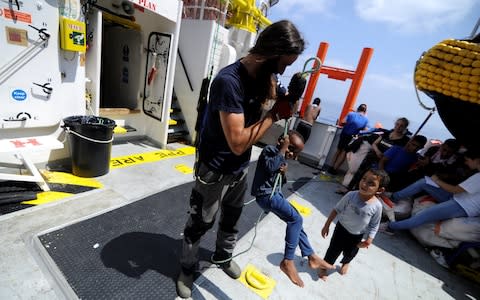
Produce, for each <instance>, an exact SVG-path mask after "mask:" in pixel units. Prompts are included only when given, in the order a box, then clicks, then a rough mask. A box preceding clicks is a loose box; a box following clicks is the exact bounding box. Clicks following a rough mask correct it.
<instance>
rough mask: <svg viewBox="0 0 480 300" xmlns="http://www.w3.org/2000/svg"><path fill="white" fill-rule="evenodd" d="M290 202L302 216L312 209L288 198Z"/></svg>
mask: <svg viewBox="0 0 480 300" xmlns="http://www.w3.org/2000/svg"><path fill="white" fill-rule="evenodd" d="M290 204H291V205H292V206H293V207H295V208H296V209H297V210H298V212H299V213H300V214H301V215H302V216H304V217H307V216H309V215H311V214H312V209H311V208H310V207H306V206H303V205H301V204H300V203H298V202H297V201H295V200H290Z"/></svg>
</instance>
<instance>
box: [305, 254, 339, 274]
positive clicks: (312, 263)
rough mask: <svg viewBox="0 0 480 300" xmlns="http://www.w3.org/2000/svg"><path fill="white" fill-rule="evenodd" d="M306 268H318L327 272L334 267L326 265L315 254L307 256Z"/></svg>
mask: <svg viewBox="0 0 480 300" xmlns="http://www.w3.org/2000/svg"><path fill="white" fill-rule="evenodd" d="M308 266H309V267H310V268H312V269H318V268H322V269H327V270H329V269H335V266H333V265H331V264H329V263H327V262H326V261H324V260H323V259H321V258H320V256H318V255H316V254H315V253H314V254H312V255H310V256H308Z"/></svg>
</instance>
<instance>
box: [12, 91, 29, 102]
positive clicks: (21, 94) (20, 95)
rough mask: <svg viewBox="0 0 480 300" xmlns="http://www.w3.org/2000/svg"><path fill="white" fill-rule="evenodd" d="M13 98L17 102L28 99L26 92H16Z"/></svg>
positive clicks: (13, 93)
mask: <svg viewBox="0 0 480 300" xmlns="http://www.w3.org/2000/svg"><path fill="white" fill-rule="evenodd" d="M12 98H13V99H14V100H17V101H23V100H25V99H27V93H26V92H25V91H24V90H18V89H17V90H14V91H13V92H12Z"/></svg>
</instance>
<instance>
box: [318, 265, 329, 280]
mask: <svg viewBox="0 0 480 300" xmlns="http://www.w3.org/2000/svg"><path fill="white" fill-rule="evenodd" d="M318 277H319V278H320V279H321V280H323V281H327V277H328V274H327V269H322V268H320V269H318Z"/></svg>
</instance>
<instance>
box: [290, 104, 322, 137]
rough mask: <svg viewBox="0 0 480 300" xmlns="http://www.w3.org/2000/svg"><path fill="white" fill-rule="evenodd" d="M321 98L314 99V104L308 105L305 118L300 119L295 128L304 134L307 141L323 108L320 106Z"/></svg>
mask: <svg viewBox="0 0 480 300" xmlns="http://www.w3.org/2000/svg"><path fill="white" fill-rule="evenodd" d="M320 102H321V100H320V98H318V97H317V98H315V99H313V102H312V104H310V105H308V106H307V108H306V109H305V113H304V114H303V118H302V119H300V120H298V123H297V125H296V127H295V130H296V131H297V132H298V133H300V134H301V135H302V136H303V140H304V141H305V143H306V142H307V140H308V139H309V138H310V133H311V132H312V126H313V123H314V122H315V120H316V119H317V118H318V115H319V114H320V111H321V110H322V108H321V107H320Z"/></svg>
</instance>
